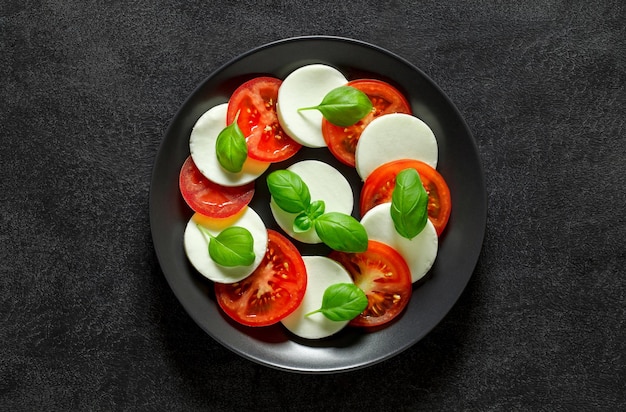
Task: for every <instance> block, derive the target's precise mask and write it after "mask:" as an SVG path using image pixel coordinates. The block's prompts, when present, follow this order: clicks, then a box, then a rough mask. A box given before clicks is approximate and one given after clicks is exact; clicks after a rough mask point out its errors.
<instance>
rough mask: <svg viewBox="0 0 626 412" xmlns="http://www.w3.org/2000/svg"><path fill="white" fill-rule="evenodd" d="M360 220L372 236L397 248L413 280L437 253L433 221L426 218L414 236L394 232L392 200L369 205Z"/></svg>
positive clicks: (433, 259) (437, 244)
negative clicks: (405, 236)
mask: <svg viewBox="0 0 626 412" xmlns="http://www.w3.org/2000/svg"><path fill="white" fill-rule="evenodd" d="M361 223H362V224H363V226H364V227H365V230H366V231H367V235H368V237H369V238H370V239H371V240H377V241H379V242H382V243H385V244H387V245H389V246H391V247H392V248H394V249H396V250H397V251H398V253H400V255H401V256H402V257H403V258H404V260H405V261H406V263H407V265H408V266H409V269H411V278H412V280H413V282H416V281H417V280H419V279H421V278H422V277H424V275H425V274H426V273H428V271H429V270H430V268H431V267H432V266H433V263H434V262H435V258H436V257H437V250H438V249H439V239H438V237H437V231H436V230H435V227H434V226H433V224H432V223H431V222H430V220H428V222H427V223H426V226H425V227H424V230H422V231H421V232H420V233H419V234H418V235H417V236H415V237H414V238H413V239H407V238H404V237H402V236H400V235H399V234H398V232H396V228H395V227H394V225H393V220H392V219H391V203H382V204H379V205H377V206H375V207H373V208H372V209H370V210H369V211H368V212H367V213H366V214H365V216H363V219H361Z"/></svg>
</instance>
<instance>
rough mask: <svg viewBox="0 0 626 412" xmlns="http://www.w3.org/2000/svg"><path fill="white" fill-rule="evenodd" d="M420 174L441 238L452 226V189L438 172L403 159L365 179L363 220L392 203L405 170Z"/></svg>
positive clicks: (380, 168)
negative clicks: (381, 206)
mask: <svg viewBox="0 0 626 412" xmlns="http://www.w3.org/2000/svg"><path fill="white" fill-rule="evenodd" d="M408 168H413V169H415V170H417V172H418V173H419V175H420V179H421V180H422V184H423V185H424V188H425V189H426V192H427V193H428V218H429V219H430V221H431V222H432V223H433V226H435V229H436V230H437V234H438V235H441V233H443V231H444V229H445V228H446V226H447V224H448V220H449V218H450V213H451V211H452V200H451V197H450V189H449V188H448V185H447V183H446V181H445V179H444V178H443V176H441V174H440V173H439V172H437V170H436V169H434V168H433V167H432V166H430V165H428V164H426V163H424V162H421V161H419V160H414V159H401V160H395V161H392V162H389V163H385V164H383V165H381V166H379V167H378V168H376V169H375V170H374V171H373V172H372V173H371V174H370V175H369V176H368V177H367V179H365V183H364V184H363V188H362V189H361V199H360V207H361V210H360V212H361V217H362V216H363V215H365V213H367V211H368V210H370V209H371V208H373V207H374V206H376V205H378V204H381V203H386V202H391V195H392V193H393V189H394V188H395V187H396V175H397V174H398V173H400V172H401V171H402V170H404V169H408Z"/></svg>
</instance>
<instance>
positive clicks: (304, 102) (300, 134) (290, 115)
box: [276, 64, 348, 147]
mask: <svg viewBox="0 0 626 412" xmlns="http://www.w3.org/2000/svg"><path fill="white" fill-rule="evenodd" d="M347 82H348V80H347V79H346V78H345V77H344V75H343V74H341V72H340V71H338V70H337V69H335V68H333V67H330V66H326V65H324V64H311V65H308V66H303V67H300V68H299V69H296V70H295V71H293V72H292V73H290V74H289V75H288V76H287V77H286V78H285V80H284V81H283V83H282V84H281V86H280V88H279V89H278V99H277V101H276V111H277V113H278V121H279V122H280V125H281V126H282V128H283V129H284V130H285V131H286V132H287V134H288V135H289V136H291V137H292V138H293V139H294V140H295V141H297V142H298V143H300V144H301V145H303V146H307V147H325V146H326V142H325V141H324V136H323V135H322V118H323V117H322V114H321V113H320V111H319V110H303V111H300V112H299V111H298V109H300V108H303V107H311V106H317V105H319V104H320V103H321V102H322V99H323V98H324V96H326V94H327V93H328V92H329V91H331V90H333V89H335V88H337V87H339V86H343V85H344V84H346V83H347Z"/></svg>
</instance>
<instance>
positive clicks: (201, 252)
mask: <svg viewBox="0 0 626 412" xmlns="http://www.w3.org/2000/svg"><path fill="white" fill-rule="evenodd" d="M198 225H201V226H203V227H204V228H206V229H207V230H208V231H209V232H210V233H211V235H213V236H217V235H218V234H219V233H220V232H221V231H223V230H224V229H226V228H227V227H230V226H241V227H244V228H246V229H248V231H250V233H251V234H252V238H253V239H254V244H253V250H254V256H255V258H254V262H253V263H252V264H251V265H250V266H233V267H225V266H220V265H218V264H217V263H215V262H214V261H213V259H211V256H209V243H208V241H207V239H206V237H205V235H204V234H203V233H202V232H201V231H200V229H198ZM183 243H184V247H185V253H186V254H187V257H188V259H189V261H190V262H191V264H192V265H193V267H195V268H196V270H197V271H198V272H200V273H201V274H202V275H203V276H205V277H207V278H208V279H210V280H212V281H214V282H219V283H234V282H238V281H240V280H242V279H244V278H246V277H247V276H248V275H250V274H251V273H252V272H254V270H255V269H256V268H257V267H258V266H259V264H260V263H261V260H262V259H263V256H265V250H266V248H267V229H266V228H265V224H264V223H263V220H261V217H260V216H259V215H258V214H257V213H256V212H255V211H254V210H253V209H252V208H250V207H245V208H244V209H243V210H242V211H241V212H239V213H238V214H237V215H235V216H232V217H229V218H225V219H214V218H209V217H206V216H203V215H201V214H199V213H196V214H194V215H193V216H192V217H191V219H189V222H188V223H187V227H186V228H185V234H184V238H183Z"/></svg>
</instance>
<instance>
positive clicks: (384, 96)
mask: <svg viewBox="0 0 626 412" xmlns="http://www.w3.org/2000/svg"><path fill="white" fill-rule="evenodd" d="M346 85H347V86H352V87H354V88H356V89H359V90H361V91H362V92H363V93H365V94H366V95H367V96H368V97H369V98H370V100H371V102H372V105H373V106H374V109H373V110H372V112H371V113H370V114H368V115H367V116H365V117H364V118H363V119H361V120H359V121H358V122H357V123H356V124H354V125H353V126H350V127H340V126H335V125H334V124H332V123H330V122H329V121H327V120H326V119H324V120H322V134H323V135H324V140H325V141H326V144H327V145H328V149H329V150H330V152H331V153H332V154H333V155H334V156H335V157H336V158H337V159H338V160H339V161H341V162H342V163H345V164H347V165H348V166H352V167H354V165H355V163H354V152H355V150H356V144H357V142H358V141H359V137H361V132H363V129H365V126H367V125H368V124H369V123H370V122H371V121H372V120H374V119H375V118H376V117H378V116H382V115H384V114H388V113H407V114H411V106H409V103H408V101H407V100H406V98H405V97H404V95H403V94H402V93H401V92H400V91H398V90H397V89H396V88H394V87H393V86H391V85H390V84H388V83H386V82H383V81H382V80H374V79H359V80H353V81H351V82H348V83H347V84H346Z"/></svg>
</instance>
